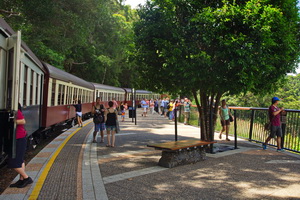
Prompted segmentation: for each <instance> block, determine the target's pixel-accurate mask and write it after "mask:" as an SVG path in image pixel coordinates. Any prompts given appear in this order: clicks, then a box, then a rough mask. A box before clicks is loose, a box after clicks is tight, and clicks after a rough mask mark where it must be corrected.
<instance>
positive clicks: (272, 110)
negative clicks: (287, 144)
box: [262, 97, 284, 152]
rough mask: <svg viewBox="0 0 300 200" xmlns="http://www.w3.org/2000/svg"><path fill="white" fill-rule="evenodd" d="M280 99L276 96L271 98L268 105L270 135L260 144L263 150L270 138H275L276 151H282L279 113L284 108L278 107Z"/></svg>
mask: <svg viewBox="0 0 300 200" xmlns="http://www.w3.org/2000/svg"><path fill="white" fill-rule="evenodd" d="M279 101H280V99H279V98H278V97H273V98H272V105H271V106H270V107H269V120H270V125H271V126H270V135H269V136H268V137H267V139H266V141H265V142H264V143H263V144H262V147H263V149H264V150H266V149H267V144H268V142H269V141H270V140H271V139H272V138H275V137H276V136H277V138H276V141H277V151H278V152H282V151H284V150H283V149H282V148H281V138H282V129H281V122H280V114H281V112H283V111H284V108H278V107H277V106H278V103H279Z"/></svg>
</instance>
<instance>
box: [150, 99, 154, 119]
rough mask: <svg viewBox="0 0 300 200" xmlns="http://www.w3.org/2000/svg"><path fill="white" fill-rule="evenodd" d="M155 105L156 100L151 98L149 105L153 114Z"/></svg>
mask: <svg viewBox="0 0 300 200" xmlns="http://www.w3.org/2000/svg"><path fill="white" fill-rule="evenodd" d="M154 106H155V103H154V100H153V99H150V101H149V107H150V113H151V114H152V115H153V114H154Z"/></svg>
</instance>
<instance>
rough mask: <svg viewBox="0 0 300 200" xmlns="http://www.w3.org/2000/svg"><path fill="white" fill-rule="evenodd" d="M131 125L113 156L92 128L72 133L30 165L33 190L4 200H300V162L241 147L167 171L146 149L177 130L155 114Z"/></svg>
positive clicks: (185, 134) (192, 131)
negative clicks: (93, 138)
mask: <svg viewBox="0 0 300 200" xmlns="http://www.w3.org/2000/svg"><path fill="white" fill-rule="evenodd" d="M126 120H127V121H126V122H120V124H121V129H122V131H121V133H119V134H117V135H116V147H115V148H110V147H105V143H98V144H95V143H91V141H92V131H93V124H92V123H91V120H89V121H86V122H85V126H84V127H83V128H78V129H77V128H76V127H74V128H72V129H70V130H68V131H66V132H65V133H64V134H62V135H60V136H59V137H58V138H56V139H55V140H54V141H53V142H52V143H50V144H49V145H48V146H47V147H46V148H45V149H43V151H41V152H40V153H39V154H38V155H37V156H36V157H35V158H34V159H33V160H32V161H31V162H30V163H29V164H27V171H28V173H29V175H30V176H31V177H32V178H33V179H34V183H33V184H32V185H31V187H29V186H28V187H26V188H23V189H15V188H7V189H6V190H5V191H4V193H3V194H2V195H0V199H43V200H44V199H110V200H114V199H116V200H117V199H118V200H119V199H130V200H134V199H300V170H299V167H300V156H297V155H295V154H292V153H288V152H284V153H277V152H276V151H275V150H274V149H273V148H269V149H268V150H262V149H261V148H260V145H256V144H254V143H249V142H247V141H244V140H242V139H239V140H238V147H239V149H237V150H229V151H225V152H222V153H217V154H208V155H207V156H208V159H207V160H205V161H202V162H198V163H195V164H190V165H185V166H179V167H175V168H172V169H168V168H163V167H160V166H157V163H158V160H159V158H160V154H161V152H160V151H156V150H154V149H153V148H148V147H146V145H147V144H148V143H152V142H153V143H154V142H155V143H157V142H166V141H172V140H174V122H170V121H169V120H167V119H164V118H162V117H160V116H159V115H157V114H155V115H149V116H148V117H141V116H140V115H139V116H138V119H137V123H138V124H137V125H134V123H132V122H131V119H126ZM178 135H179V136H178V139H179V140H181V139H192V138H199V135H200V130H199V128H195V127H192V126H184V125H182V124H180V123H179V125H178ZM215 138H218V137H217V135H216V136H215ZM231 139H232V140H233V138H231ZM98 140H99V138H98ZM215 146H217V147H218V148H222V147H224V146H225V147H227V146H229V147H232V146H233V141H230V142H226V141H224V140H219V141H218V144H216V145H215ZM15 180H17V177H16V179H15Z"/></svg>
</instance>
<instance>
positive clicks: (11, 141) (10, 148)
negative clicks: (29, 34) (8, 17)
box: [1, 31, 21, 157]
mask: <svg viewBox="0 0 300 200" xmlns="http://www.w3.org/2000/svg"><path fill="white" fill-rule="evenodd" d="M7 47H8V48H7V52H8V54H7V64H6V89H5V91H6V92H5V93H4V95H5V96H6V97H5V103H4V104H5V110H6V112H7V113H8V114H7V115H6V117H7V118H6V120H5V121H6V122H8V123H7V126H6V128H5V130H3V132H2V130H1V134H3V144H4V151H5V152H6V153H12V156H13V157H15V154H16V152H15V142H16V135H15V134H16V133H15V128H16V124H15V117H16V113H17V111H18V103H19V87H20V83H19V80H20V58H21V32H20V31H18V32H17V33H16V34H14V35H12V36H11V37H9V38H8V40H7ZM2 120H3V119H1V121H2Z"/></svg>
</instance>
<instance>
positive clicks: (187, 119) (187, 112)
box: [183, 98, 192, 125]
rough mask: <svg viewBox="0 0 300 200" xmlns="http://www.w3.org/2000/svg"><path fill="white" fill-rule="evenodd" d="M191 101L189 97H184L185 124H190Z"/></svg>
mask: <svg viewBox="0 0 300 200" xmlns="http://www.w3.org/2000/svg"><path fill="white" fill-rule="evenodd" d="M191 105H192V104H191V101H190V100H189V99H188V98H184V102H183V111H184V125H188V124H189V122H190V113H191Z"/></svg>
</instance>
